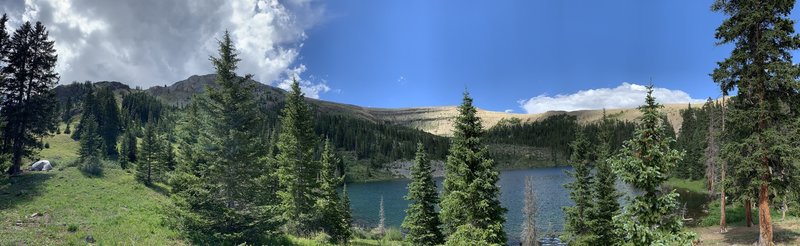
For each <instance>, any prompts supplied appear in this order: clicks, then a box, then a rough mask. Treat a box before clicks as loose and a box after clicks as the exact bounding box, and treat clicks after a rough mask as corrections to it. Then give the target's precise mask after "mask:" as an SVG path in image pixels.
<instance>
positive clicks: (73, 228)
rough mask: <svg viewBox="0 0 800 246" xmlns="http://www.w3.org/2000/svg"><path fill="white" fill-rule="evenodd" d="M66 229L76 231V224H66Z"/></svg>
mask: <svg viewBox="0 0 800 246" xmlns="http://www.w3.org/2000/svg"><path fill="white" fill-rule="evenodd" d="M67 231H68V232H76V231H78V225H76V224H69V226H67Z"/></svg>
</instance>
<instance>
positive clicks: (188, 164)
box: [139, 32, 280, 244]
mask: <svg viewBox="0 0 800 246" xmlns="http://www.w3.org/2000/svg"><path fill="white" fill-rule="evenodd" d="M211 61H212V64H213V65H214V68H215V69H216V79H215V81H214V83H215V86H208V87H206V93H205V94H203V95H200V96H197V97H195V98H193V101H192V103H193V105H192V106H191V108H190V110H189V111H190V112H188V114H187V116H186V117H187V118H186V119H184V120H183V121H182V122H181V124H182V126H181V127H180V128H179V129H180V130H182V131H185V132H182V133H181V134H180V135H181V136H180V139H181V140H180V141H179V144H180V145H181V146H179V150H180V157H179V158H177V159H178V160H179V163H178V167H177V168H176V172H175V174H174V175H173V176H174V177H173V179H172V180H171V181H170V184H171V185H172V186H173V190H172V191H173V193H174V194H175V195H174V196H173V200H174V201H175V204H176V207H177V210H175V211H174V212H175V213H176V214H175V217H176V218H178V219H177V220H178V226H179V228H180V229H181V230H182V231H184V232H185V233H186V234H187V237H188V238H189V239H190V240H192V241H195V242H198V243H199V242H202V243H203V244H241V243H251V244H260V243H259V242H262V241H263V240H264V239H265V238H264V237H265V236H266V237H269V236H273V235H274V234H275V233H277V231H276V229H277V226H278V224H279V222H280V221H279V220H278V219H277V218H276V215H277V214H276V207H275V203H274V202H275V199H274V197H275V191H274V190H271V189H270V187H269V186H268V185H266V183H268V182H266V181H269V180H272V179H274V178H275V177H274V176H272V175H273V173H274V172H275V171H274V170H272V169H270V167H271V165H270V163H268V161H270V159H268V158H265V157H266V151H265V148H264V146H262V145H260V144H259V143H260V141H259V140H258V139H257V138H258V137H259V136H260V135H259V133H258V131H257V129H258V125H259V124H261V123H262V118H261V117H260V116H259V114H258V111H257V110H258V107H257V105H256V100H255V96H254V95H253V92H254V91H255V88H254V86H255V85H254V84H253V83H250V82H248V81H249V80H250V78H251V77H252V76H250V75H248V76H245V77H244V78H242V77H238V76H237V75H236V73H235V70H236V68H237V63H238V62H239V58H237V53H236V50H235V48H234V47H233V42H232V40H231V37H230V34H229V33H228V32H225V34H224V36H223V38H222V40H220V41H219V57H212V58H211ZM192 128H194V129H192ZM190 129H191V130H190ZM192 134H194V135H192ZM144 155H145V153H142V152H141V151H140V153H139V158H140V159H142V158H144ZM190 155H192V156H190Z"/></svg>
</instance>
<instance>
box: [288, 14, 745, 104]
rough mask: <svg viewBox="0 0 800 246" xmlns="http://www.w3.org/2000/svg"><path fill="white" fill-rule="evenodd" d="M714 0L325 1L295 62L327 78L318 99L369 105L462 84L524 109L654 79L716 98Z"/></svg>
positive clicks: (449, 93)
mask: <svg viewBox="0 0 800 246" xmlns="http://www.w3.org/2000/svg"><path fill="white" fill-rule="evenodd" d="M711 3H712V1H709V0H706V1H697V0H679V1H634V0H628V1H574V0H559V1H477V0H467V1H424V0H410V1H357V0H340V1H331V2H326V3H325V9H326V18H324V19H323V20H322V21H321V22H320V23H319V24H317V25H316V26H315V27H313V28H311V29H310V30H308V31H307V34H308V39H307V40H306V41H305V42H304V46H303V47H302V49H301V56H300V58H299V61H300V62H302V63H303V64H305V66H306V67H307V71H306V73H307V74H311V75H314V76H315V77H316V78H318V79H321V80H325V81H327V84H328V86H330V87H331V89H332V90H331V91H329V92H327V93H325V94H323V95H322V96H321V98H322V99H325V100H332V101H337V102H344V103H351V104H356V105H362V106H372V107H412V106H434V105H455V104H458V103H459V102H460V99H461V92H462V91H463V90H464V88H468V89H469V91H470V93H471V94H472V96H473V97H474V98H475V101H476V104H477V105H478V106H479V107H481V108H484V109H490V110H496V111H503V110H506V109H512V110H513V111H514V112H525V110H524V109H523V108H521V104H520V103H521V102H520V100H528V99H531V98H533V97H536V96H542V95H544V96H549V97H554V96H556V95H560V94H561V95H568V94H573V93H576V92H578V91H579V90H587V89H597V88H617V87H621V85H622V83H623V82H628V83H632V84H648V83H649V81H650V80H651V79H652V82H653V83H654V84H655V85H656V87H662V88H666V89H670V90H673V91H672V92H675V91H674V90H680V91H683V92H686V93H688V94H689V95H690V97H691V98H694V99H705V98H707V97H715V98H716V97H718V96H719V95H720V93H719V92H718V87H717V86H716V84H714V83H713V81H712V80H711V78H710V77H709V75H708V74H709V73H711V72H712V70H713V69H714V68H715V67H716V62H717V61H721V60H722V59H724V58H725V57H727V55H728V54H729V53H730V49H731V46H716V45H715V42H716V40H715V39H714V30H715V28H716V27H717V26H718V25H719V24H720V23H721V22H722V20H723V18H724V16H723V15H721V14H719V13H714V12H711V11H710V5H711ZM612 91H613V90H612ZM612 95H613V94H612Z"/></svg>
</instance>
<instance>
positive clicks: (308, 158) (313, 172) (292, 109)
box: [277, 80, 319, 233]
mask: <svg viewBox="0 0 800 246" xmlns="http://www.w3.org/2000/svg"><path fill="white" fill-rule="evenodd" d="M280 128H281V130H280V135H279V137H278V143H277V145H278V156H277V161H278V179H279V181H280V187H281V189H280V191H279V192H278V195H279V196H280V198H281V207H282V210H283V217H284V218H285V219H286V220H287V221H288V224H287V226H288V227H289V230H290V231H292V232H295V233H304V232H309V231H312V230H313V225H312V223H313V214H312V213H311V208H312V206H313V205H314V200H315V195H314V189H316V178H317V174H318V173H319V168H318V165H317V163H315V162H314V160H313V159H312V158H313V155H314V146H315V145H316V143H315V142H316V141H315V137H314V129H313V122H312V119H311V110H310V109H309V106H308V104H307V103H306V101H305V97H304V96H303V92H301V91H300V84H299V83H298V82H297V80H294V81H293V82H292V89H291V91H289V93H288V94H287V95H286V105H285V106H284V108H283V115H281V119H280Z"/></svg>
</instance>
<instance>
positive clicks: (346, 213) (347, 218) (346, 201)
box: [341, 184, 353, 239]
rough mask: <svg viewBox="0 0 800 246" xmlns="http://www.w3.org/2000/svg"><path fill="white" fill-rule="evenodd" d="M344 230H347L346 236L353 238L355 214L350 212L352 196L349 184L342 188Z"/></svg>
mask: <svg viewBox="0 0 800 246" xmlns="http://www.w3.org/2000/svg"><path fill="white" fill-rule="evenodd" d="M341 211H342V215H343V216H342V228H347V231H346V236H347V238H348V239H349V238H350V236H352V235H351V234H352V232H351V230H350V229H351V225H352V224H353V214H352V213H351V210H350V194H348V193H347V184H344V185H343V186H342V208H341Z"/></svg>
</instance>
